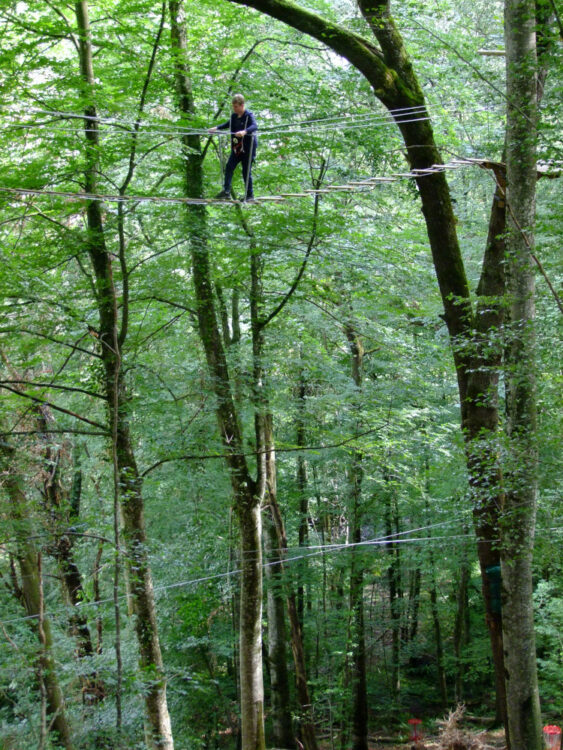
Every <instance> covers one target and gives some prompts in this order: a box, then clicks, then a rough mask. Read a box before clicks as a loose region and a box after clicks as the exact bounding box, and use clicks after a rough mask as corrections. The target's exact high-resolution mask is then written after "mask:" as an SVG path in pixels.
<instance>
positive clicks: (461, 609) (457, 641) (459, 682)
mask: <svg viewBox="0 0 563 750" xmlns="http://www.w3.org/2000/svg"><path fill="white" fill-rule="evenodd" d="M470 574H471V572H470V570H469V564H468V562H467V557H466V556H465V554H464V557H463V560H462V562H461V569H460V573H459V581H458V582H457V592H456V612H455V620H454V633H453V642H454V644H453V645H454V654H455V658H456V670H455V699H456V702H457V703H462V702H463V678H464V675H465V665H464V663H463V649H464V646H466V645H467V636H468V633H467V627H466V626H467V609H468V608H467V589H468V586H469V580H470Z"/></svg>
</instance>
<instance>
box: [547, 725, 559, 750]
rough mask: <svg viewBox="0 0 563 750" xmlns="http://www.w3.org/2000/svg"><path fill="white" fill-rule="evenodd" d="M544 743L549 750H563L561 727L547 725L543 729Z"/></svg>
mask: <svg viewBox="0 0 563 750" xmlns="http://www.w3.org/2000/svg"><path fill="white" fill-rule="evenodd" d="M543 741H544V743H545V746H546V748H549V750H561V727H558V726H556V725H555V724H547V726H545V727H544V728H543Z"/></svg>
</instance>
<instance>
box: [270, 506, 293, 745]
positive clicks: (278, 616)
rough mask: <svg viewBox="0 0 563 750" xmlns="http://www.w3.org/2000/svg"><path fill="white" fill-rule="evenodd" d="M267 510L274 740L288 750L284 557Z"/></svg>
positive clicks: (291, 739)
mask: <svg viewBox="0 0 563 750" xmlns="http://www.w3.org/2000/svg"><path fill="white" fill-rule="evenodd" d="M265 513H266V517H265V521H264V526H265V535H264V545H265V549H266V580H267V583H268V591H267V614H268V663H269V666H270V690H271V713H272V743H273V745H274V746H275V747H277V748H284V750H285V749H287V748H294V747H295V740H294V737H293V731H292V721H291V709H290V703H289V674H288V670H287V649H286V641H287V633H286V626H285V597H284V593H283V581H282V569H281V557H280V554H279V550H278V535H277V533H276V527H275V525H274V521H273V518H272V517H271V513H270V512H269V509H268V508H266V510H265Z"/></svg>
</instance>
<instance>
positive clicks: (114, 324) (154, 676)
mask: <svg viewBox="0 0 563 750" xmlns="http://www.w3.org/2000/svg"><path fill="white" fill-rule="evenodd" d="M75 11H76V19H77V24H78V30H79V56H80V71H81V74H82V82H83V89H84V91H83V93H84V98H85V101H86V106H85V117H86V118H87V119H85V138H86V170H85V189H86V192H87V193H96V192H98V189H97V188H98V172H99V148H100V143H99V137H98V125H97V121H96V109H95V106H94V105H93V103H91V102H92V101H93V100H92V95H93V90H94V86H95V79H94V70H93V62H92V42H91V35H90V25H89V19H88V3H87V2H86V0H81V1H80V2H77V3H76V5H75ZM87 221H88V237H87V247H88V251H89V254H90V258H91V261H92V266H93V268H94V274H95V279H96V288H97V301H98V309H99V317H100V327H99V341H100V345H101V347H102V350H101V355H102V361H103V365H104V371H105V392H106V397H107V402H108V407H109V412H110V420H111V425H112V436H113V453H114V462H115V471H116V472H117V475H118V486H119V492H120V499H121V513H122V520H123V532H124V539H125V543H126V547H127V552H128V555H127V566H128V572H129V585H130V594H131V597H132V600H133V604H134V612H135V631H136V634H137V639H138V643H139V663H140V667H141V672H142V675H143V677H144V678H145V679H146V686H145V689H144V691H143V693H144V701H145V712H146V733H145V734H146V742H147V746H148V747H149V748H150V750H173V747H174V742H173V739H172V727H171V724H170V715H169V713H168V706H167V701H166V679H165V675H164V668H163V663H162V654H161V650H160V642H159V637H158V625H157V619H156V609H155V602H154V592H153V584H152V576H151V571H150V567H149V561H148V552H147V550H148V546H147V538H146V531H145V519H144V506H143V497H142V494H141V485H142V480H141V477H140V476H139V472H138V469H137V464H136V461H135V457H134V454H133V448H132V442H131V436H130V432H129V424H128V421H127V412H126V403H127V398H126V391H125V385H124V382H123V378H122V373H121V348H122V345H123V343H124V341H123V339H124V337H125V333H126V325H125V319H126V300H124V303H123V312H122V330H121V332H119V331H118V326H119V321H118V312H117V306H118V304H117V291H116V288H115V285H114V280H113V270H112V261H111V257H110V254H109V253H108V251H107V248H106V244H105V237H104V225H103V218H102V208H101V205H100V203H99V202H98V201H90V202H89V203H88V204H87Z"/></svg>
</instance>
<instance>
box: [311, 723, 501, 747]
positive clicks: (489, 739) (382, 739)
mask: <svg viewBox="0 0 563 750" xmlns="http://www.w3.org/2000/svg"><path fill="white" fill-rule="evenodd" d="M451 739H452V738H448V737H444V735H443V733H440V732H437V733H436V734H435V735H432V734H426V736H425V738H424V740H423V741H422V742H421V743H419V744H418V745H416V746H415V745H414V743H413V742H412V740H411V741H403V742H401V741H400V740H399V738H393V737H391V736H388V735H386V736H377V735H373V736H371V737H370V741H369V750H411V748H413V747H416V750H505V748H506V743H505V739H504V729H493V730H487V729H484V728H478V727H477V728H471V729H464V730H463V736H459V737H458V738H457V740H458V741H455V740H454V742H453V743H452V742H451V741H448V740H451ZM333 747H338V745H334V746H333V745H331V743H330V742H328V743H327V742H321V743H320V748H321V750H333Z"/></svg>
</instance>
